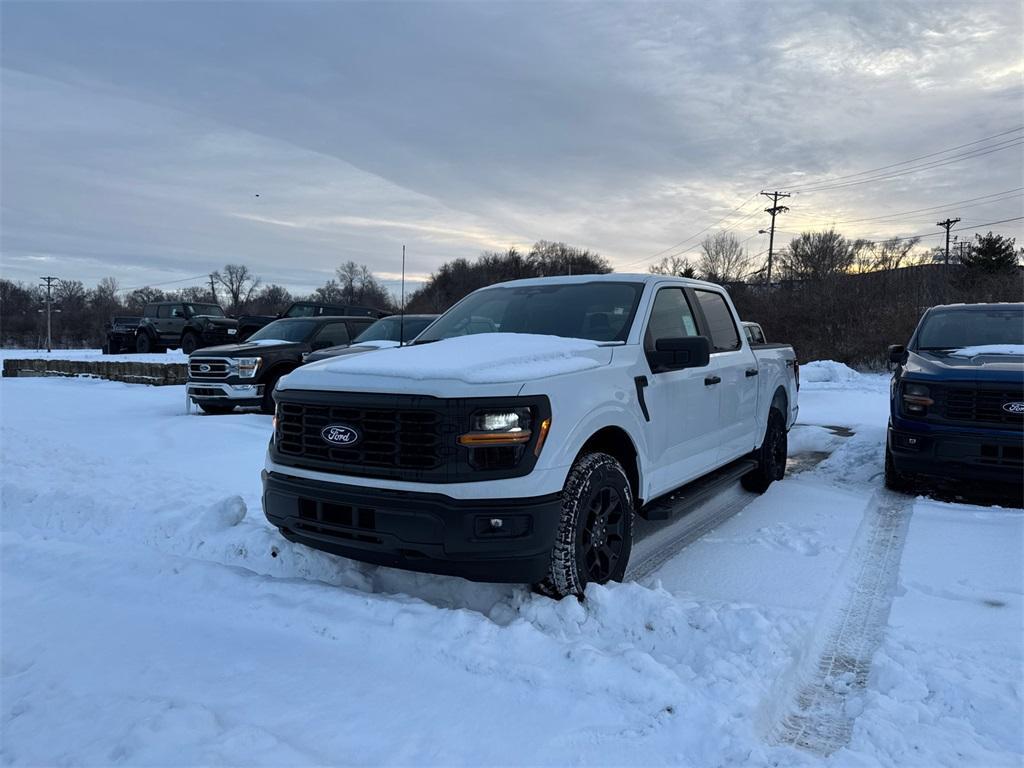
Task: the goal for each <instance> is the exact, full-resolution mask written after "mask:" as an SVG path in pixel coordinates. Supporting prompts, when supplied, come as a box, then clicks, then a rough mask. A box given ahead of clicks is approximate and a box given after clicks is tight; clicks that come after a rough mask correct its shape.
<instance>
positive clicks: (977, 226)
mask: <svg viewBox="0 0 1024 768" xmlns="http://www.w3.org/2000/svg"><path fill="white" fill-rule="evenodd" d="M1021 219H1024V216H1014V217H1013V218H1011V219H1000V220H999V221H986V222H983V223H980V224H975V223H971V224H965V225H964V226H962V227H957V228H956V229H951V230H950V232H966V231H967V230H976V229H980V228H981V227H992V226H995V225H996V224H1008V223H1009V222H1011V221H1020V220H1021ZM941 234H942V233H941V232H922V233H921V234H919V235H906V236H904V237H887V238H884V239H883V240H869V241H868V242H869V243H871V244H872V245H874V244H875V243H879V242H883V243H891V242H900V241H902V240H920V239H921V238H923V237H938V236H939V235H941Z"/></svg>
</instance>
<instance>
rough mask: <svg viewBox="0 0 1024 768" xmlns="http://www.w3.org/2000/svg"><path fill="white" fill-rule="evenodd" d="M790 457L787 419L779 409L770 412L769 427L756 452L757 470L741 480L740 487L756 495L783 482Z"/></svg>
mask: <svg viewBox="0 0 1024 768" xmlns="http://www.w3.org/2000/svg"><path fill="white" fill-rule="evenodd" d="M788 456H789V435H787V434H786V419H785V417H783V415H782V412H781V411H779V409H778V408H772V409H771V410H770V411H768V427H767V429H766V430H765V433H764V440H762V441H761V447H760V448H758V449H757V450H756V451H754V458H755V459H757V469H755V470H752V471H751V472H748V473H747V474H745V475H744V476H743V477H741V478H740V485H742V486H743V487H744V488H746V489H747V490H748V491H753V492H754V493H764V492H765V491H767V490H768V486H769V485H771V484H772V483H774V482H775V481H776V480H781V479H782V478H783V476H784V475H785V474H786V459H787V458H788Z"/></svg>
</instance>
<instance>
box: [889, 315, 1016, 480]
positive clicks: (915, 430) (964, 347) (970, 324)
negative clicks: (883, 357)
mask: <svg viewBox="0 0 1024 768" xmlns="http://www.w3.org/2000/svg"><path fill="white" fill-rule="evenodd" d="M889 360H890V361H891V362H893V363H895V364H896V369H895V372H894V374H893V377H892V386H891V390H890V398H889V399H890V405H889V414H890V415H889V434H888V440H887V442H886V449H885V484H886V486H888V487H889V488H891V489H893V490H909V489H910V488H912V487H913V486H914V484H915V480H917V479H919V478H924V479H929V480H931V481H932V482H934V481H936V480H941V481H946V480H951V481H977V482H983V483H986V484H993V483H995V484H1006V485H1008V486H1016V489H1017V490H1018V491H1019V490H1020V488H1021V486H1022V478H1024V304H953V305H947V306H938V307H932V308H931V309H929V310H927V311H926V312H925V313H924V315H923V316H922V317H921V321H920V322H919V323H918V325H917V329H916V330H915V331H914V335H913V336H911V338H910V342H909V343H908V344H907V345H906V346H905V347H904V346H902V345H899V346H891V347H889Z"/></svg>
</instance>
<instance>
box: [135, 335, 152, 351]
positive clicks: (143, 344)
mask: <svg viewBox="0 0 1024 768" xmlns="http://www.w3.org/2000/svg"><path fill="white" fill-rule="evenodd" d="M135 351H136V352H138V353H139V354H140V355H148V354H149V353H150V352H155V351H156V344H154V343H153V339H151V338H150V336H149V334H148V333H140V334H139V335H138V336H136V337H135Z"/></svg>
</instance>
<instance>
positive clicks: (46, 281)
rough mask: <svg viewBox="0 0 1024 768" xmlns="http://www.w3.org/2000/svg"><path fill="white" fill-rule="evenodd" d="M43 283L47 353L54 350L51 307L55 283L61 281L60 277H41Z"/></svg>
mask: <svg viewBox="0 0 1024 768" xmlns="http://www.w3.org/2000/svg"><path fill="white" fill-rule="evenodd" d="M39 279H40V280H42V281H43V283H42V284H43V285H45V286H46V351H47V353H49V352H51V351H52V350H53V341H52V338H51V335H50V327H51V326H50V311H51V310H50V308H51V307H52V306H53V290H52V289H53V284H54V283H59V282H60V278H59V277H41V278H39Z"/></svg>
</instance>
